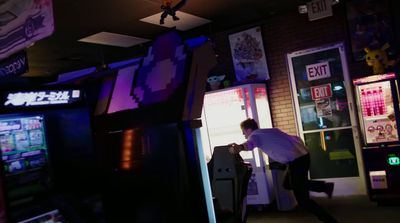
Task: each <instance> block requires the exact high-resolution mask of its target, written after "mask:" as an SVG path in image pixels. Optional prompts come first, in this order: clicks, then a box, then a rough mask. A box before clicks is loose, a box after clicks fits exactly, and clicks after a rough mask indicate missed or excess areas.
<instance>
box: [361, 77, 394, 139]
mask: <svg viewBox="0 0 400 223" xmlns="http://www.w3.org/2000/svg"><path fill="white" fill-rule="evenodd" d="M357 98H358V102H359V106H360V111H359V112H360V117H361V122H362V125H363V133H364V141H365V143H366V144H374V143H389V142H394V141H398V140H399V136H398V134H397V123H396V119H395V115H394V106H393V95H392V90H391V85H390V81H381V82H376V83H370V84H364V85H358V86H357Z"/></svg>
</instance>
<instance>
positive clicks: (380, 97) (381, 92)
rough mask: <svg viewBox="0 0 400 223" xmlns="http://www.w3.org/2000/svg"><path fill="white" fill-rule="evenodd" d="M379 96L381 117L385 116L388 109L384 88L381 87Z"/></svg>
mask: <svg viewBox="0 0 400 223" xmlns="http://www.w3.org/2000/svg"><path fill="white" fill-rule="evenodd" d="M378 94H379V95H378V96H379V107H378V108H379V114H380V115H384V114H386V111H385V108H386V106H385V98H384V97H383V90H382V87H381V86H379V91H378Z"/></svg>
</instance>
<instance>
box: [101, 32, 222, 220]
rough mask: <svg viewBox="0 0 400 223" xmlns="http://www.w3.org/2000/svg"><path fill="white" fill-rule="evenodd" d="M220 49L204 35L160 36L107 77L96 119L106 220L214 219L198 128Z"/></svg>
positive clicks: (174, 33) (173, 33) (170, 33)
mask: <svg viewBox="0 0 400 223" xmlns="http://www.w3.org/2000/svg"><path fill="white" fill-rule="evenodd" d="M215 64H216V58H215V54H214V52H213V50H212V47H211V45H210V43H209V42H208V41H207V39H205V38H198V39H193V40H191V41H186V42H184V41H182V39H181V38H180V36H179V35H178V34H177V33H176V32H169V33H166V34H164V35H162V36H160V37H158V38H157V39H156V40H155V41H154V42H153V44H152V46H151V47H150V48H149V49H148V55H147V56H146V57H144V58H143V59H142V60H141V62H140V63H138V64H133V65H129V66H127V67H125V68H121V69H120V70H119V71H118V72H117V75H116V76H115V77H113V78H107V79H104V82H103V86H102V89H101V92H100V94H99V95H100V98H99V100H98V106H97V108H96V117H95V136H96V147H98V148H100V151H101V157H102V162H103V165H102V166H103V172H102V173H103V175H104V176H105V177H104V181H103V182H104V197H105V198H104V210H105V215H106V221H107V222H139V223H140V222H146V223H153V222H154V223H163V222H194V223H196V222H199V223H200V222H201V223H202V222H215V215H214V212H213V208H212V198H211V191H210V190H209V187H210V186H209V179H208V174H207V172H206V171H207V168H206V167H205V166H202V163H204V165H205V162H201V159H202V158H203V157H202V156H201V155H199V154H201V153H200V149H199V147H198V146H199V144H198V142H197V141H196V137H195V134H196V131H197V129H198V128H199V127H200V126H201V122H200V121H199V120H197V119H199V118H200V116H201V107H202V102H203V97H204V92H205V88H206V85H205V84H206V79H207V74H208V72H209V70H210V69H211V68H212V67H213V66H214V65H215Z"/></svg>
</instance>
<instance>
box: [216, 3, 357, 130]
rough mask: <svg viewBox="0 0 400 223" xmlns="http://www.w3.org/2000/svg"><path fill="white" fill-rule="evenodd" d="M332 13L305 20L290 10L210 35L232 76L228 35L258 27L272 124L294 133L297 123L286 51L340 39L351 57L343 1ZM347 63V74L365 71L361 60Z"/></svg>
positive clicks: (334, 7) (306, 17)
mask: <svg viewBox="0 0 400 223" xmlns="http://www.w3.org/2000/svg"><path fill="white" fill-rule="evenodd" d="M333 14H334V16H332V17H328V18H324V19H320V20H316V21H308V16H307V14H299V13H297V12H292V13H288V14H285V15H280V16H275V17H272V18H270V19H267V20H266V21H264V22H262V23H261V24H249V25H247V26H243V27H237V28H235V29H233V30H229V31H226V32H223V33H218V34H216V35H215V36H214V37H213V41H214V43H215V46H216V52H217V54H218V55H219V60H220V63H223V64H226V65H228V66H226V67H227V69H226V72H227V73H228V75H229V74H230V75H231V76H232V75H233V73H234V71H233V64H232V59H231V54H230V48H229V40H228V35H229V34H231V33H235V32H238V31H241V30H245V29H247V28H252V27H254V26H260V27H261V29H262V36H263V40H264V48H265V53H266V57H267V62H268V67H269V72H270V80H268V81H266V85H267V89H268V92H269V99H270V106H271V114H272V121H273V125H274V127H278V128H280V129H281V130H282V131H285V132H287V133H289V134H297V127H296V122H295V113H294V108H293V100H292V96H291V95H292V94H291V87H290V81H289V69H288V66H287V59H286V55H287V54H288V53H291V52H294V51H298V50H304V49H308V48H313V47H319V46H323V45H327V44H332V43H339V42H343V43H344V44H345V47H346V53H347V58H351V56H350V55H351V54H350V53H351V52H350V50H349V49H350V48H349V38H348V35H347V24H346V11H345V7H344V4H339V5H335V6H333ZM348 63H349V70H350V74H351V73H360V72H363V73H365V72H364V71H363V69H365V65H364V64H360V63H352V61H351V60H349V59H348Z"/></svg>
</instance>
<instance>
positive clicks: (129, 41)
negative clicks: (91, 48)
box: [78, 32, 150, 47]
mask: <svg viewBox="0 0 400 223" xmlns="http://www.w3.org/2000/svg"><path fill="white" fill-rule="evenodd" d="M78 41H79V42H86V43H96V44H103V45H109V46H119V47H131V46H134V45H138V44H141V43H145V42H148V41H150V40H149V39H143V38H139V37H134V36H127V35H122V34H117V33H109V32H99V33H96V34H94V35H91V36H88V37H85V38H82V39H80V40H78Z"/></svg>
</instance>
